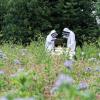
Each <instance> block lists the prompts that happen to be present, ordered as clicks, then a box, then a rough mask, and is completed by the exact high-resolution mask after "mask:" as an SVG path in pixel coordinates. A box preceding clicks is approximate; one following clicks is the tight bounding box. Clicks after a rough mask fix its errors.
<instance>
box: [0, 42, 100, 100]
mask: <svg viewBox="0 0 100 100" xmlns="http://www.w3.org/2000/svg"><path fill="white" fill-rule="evenodd" d="M0 48H1V49H2V51H3V52H4V53H5V54H6V55H7V58H8V59H7V60H5V62H3V65H1V66H0V70H3V71H4V74H2V75H0V80H1V81H0V96H7V97H8V98H17V97H23V98H24V97H34V98H36V99H37V100H40V99H41V100H47V99H52V100H61V99H63V100H66V98H68V100H78V99H79V100H95V99H96V94H99V93H100V88H99V87H100V85H99V82H100V79H99V77H100V76H99V73H100V72H98V71H96V70H95V69H96V66H100V62H99V59H100V55H99V48H97V47H96V46H95V45H94V44H91V45H88V44H86V43H85V44H84V46H83V49H81V48H80V47H78V48H77V49H76V51H77V52H76V56H77V60H76V61H74V65H73V70H72V71H70V70H68V69H67V68H66V67H64V64H63V63H64V61H65V60H67V58H66V56H65V55H61V56H50V54H47V53H46V52H45V49H44V42H32V43H31V45H30V46H27V47H26V48H24V47H23V46H21V45H20V46H19V45H14V44H4V45H2V46H0ZM23 49H24V50H26V51H27V52H26V53H25V54H24V55H23V54H22V50H23ZM82 52H84V53H82ZM91 58H95V59H91ZM14 59H18V60H19V61H20V62H21V64H15V63H14ZM90 59H91V60H90ZM88 67H90V68H91V69H92V71H91V70H90V72H88V71H86V70H85V68H88ZM61 73H64V74H68V75H69V76H71V77H73V79H74V80H75V83H74V84H73V85H70V86H69V85H68V86H67V85H62V86H61V87H60V88H59V90H58V91H57V92H56V93H55V94H54V95H51V94H50V91H51V89H52V87H53V86H54V83H55V81H56V79H57V77H58V75H59V74H61ZM81 81H86V82H88V85H89V88H88V89H87V90H80V91H79V90H78V89H77V86H78V84H79V83H80V82H81ZM10 100H11V99H10ZM12 100H13V99H12Z"/></svg>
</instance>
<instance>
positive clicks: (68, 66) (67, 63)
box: [64, 60, 73, 70]
mask: <svg viewBox="0 0 100 100" xmlns="http://www.w3.org/2000/svg"><path fill="white" fill-rule="evenodd" d="M72 65H73V61H72V60H67V61H65V62H64V66H65V67H67V68H68V69H70V70H72V68H73V67H72Z"/></svg>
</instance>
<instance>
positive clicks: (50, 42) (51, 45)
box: [45, 30, 56, 51]
mask: <svg viewBox="0 0 100 100" xmlns="http://www.w3.org/2000/svg"><path fill="white" fill-rule="evenodd" d="M55 32H56V31H55V30H52V31H51V32H50V33H49V35H48V36H47V38H46V43H45V48H46V50H47V51H52V50H54V47H55V44H54V40H55V39H56V38H53V37H52V36H51V34H53V33H55Z"/></svg>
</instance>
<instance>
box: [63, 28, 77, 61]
mask: <svg viewBox="0 0 100 100" xmlns="http://www.w3.org/2000/svg"><path fill="white" fill-rule="evenodd" d="M62 35H63V38H66V39H67V48H68V50H69V56H70V59H73V56H74V55H75V48H76V40H75V34H74V32H73V31H71V30H70V29H68V28H64V29H63V32H62Z"/></svg>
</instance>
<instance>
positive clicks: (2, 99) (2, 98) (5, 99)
mask: <svg viewBox="0 0 100 100" xmlns="http://www.w3.org/2000/svg"><path fill="white" fill-rule="evenodd" d="M0 100H8V99H7V98H6V97H0Z"/></svg>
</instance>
